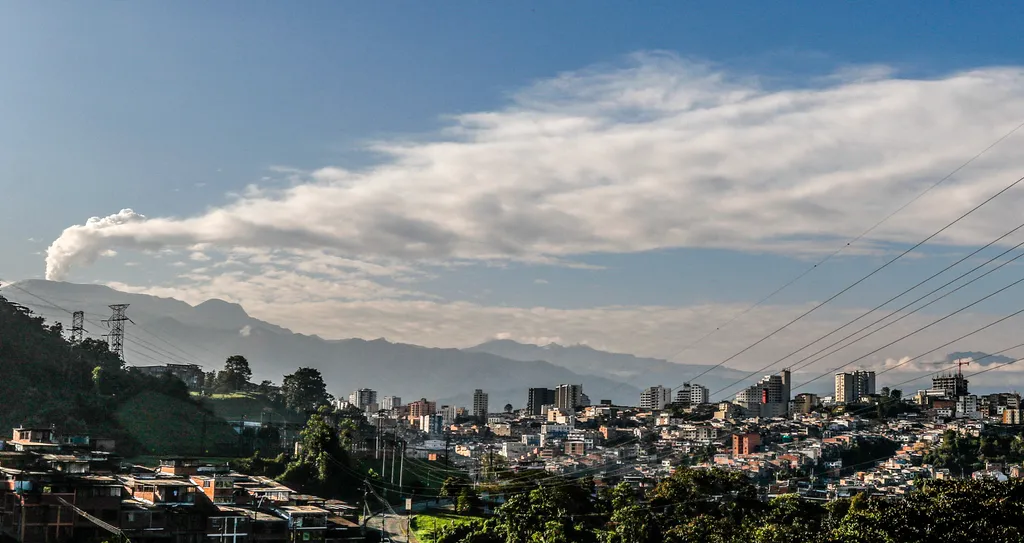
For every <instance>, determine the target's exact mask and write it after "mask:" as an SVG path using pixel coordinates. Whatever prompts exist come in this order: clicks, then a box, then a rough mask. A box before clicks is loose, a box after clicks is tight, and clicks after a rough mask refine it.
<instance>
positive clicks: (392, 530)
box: [366, 514, 419, 543]
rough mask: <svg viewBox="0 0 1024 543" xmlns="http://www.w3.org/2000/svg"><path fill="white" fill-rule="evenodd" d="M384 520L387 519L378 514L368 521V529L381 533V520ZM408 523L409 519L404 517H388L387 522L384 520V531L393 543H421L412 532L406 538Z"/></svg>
mask: <svg viewBox="0 0 1024 543" xmlns="http://www.w3.org/2000/svg"><path fill="white" fill-rule="evenodd" d="M384 519H385V517H383V516H382V515H380V514H377V515H375V516H374V517H373V518H371V519H370V520H368V521H366V527H367V528H369V529H371V530H378V531H379V530H380V528H381V526H380V525H381V520H384ZM408 521H409V517H407V516H404V515H403V516H401V517H396V516H394V515H388V516H387V517H386V520H384V531H385V532H386V533H387V534H388V536H389V537H390V538H391V541H394V542H395V543H419V540H418V539H416V536H415V535H414V534H413V533H412V532H411V531H410V532H409V537H408V538H406V536H405V530H406V528H407V527H408Z"/></svg>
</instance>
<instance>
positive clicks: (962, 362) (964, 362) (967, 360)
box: [956, 358, 971, 377]
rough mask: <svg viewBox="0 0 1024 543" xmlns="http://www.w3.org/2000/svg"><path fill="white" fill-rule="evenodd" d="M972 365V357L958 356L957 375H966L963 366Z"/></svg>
mask: <svg viewBox="0 0 1024 543" xmlns="http://www.w3.org/2000/svg"><path fill="white" fill-rule="evenodd" d="M970 365H971V359H970V358H957V359H956V374H957V376H959V377H963V376H964V370H963V367H964V366H970Z"/></svg>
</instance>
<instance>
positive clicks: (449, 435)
mask: <svg viewBox="0 0 1024 543" xmlns="http://www.w3.org/2000/svg"><path fill="white" fill-rule="evenodd" d="M451 439H452V433H451V432H449V431H448V430H447V429H445V431H444V467H445V469H447V468H448V448H449V447H450V445H449V443H450V442H451Z"/></svg>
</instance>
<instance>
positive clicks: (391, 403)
mask: <svg viewBox="0 0 1024 543" xmlns="http://www.w3.org/2000/svg"><path fill="white" fill-rule="evenodd" d="M401 405H402V398H400V397H398V396H384V399H383V400H381V401H380V408H381V409H383V410H385V411H391V410H392V409H394V408H396V407H399V406H401Z"/></svg>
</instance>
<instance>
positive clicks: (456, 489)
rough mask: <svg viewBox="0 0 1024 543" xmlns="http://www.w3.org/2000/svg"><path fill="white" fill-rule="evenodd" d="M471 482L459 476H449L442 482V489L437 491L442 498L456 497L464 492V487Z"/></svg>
mask: <svg viewBox="0 0 1024 543" xmlns="http://www.w3.org/2000/svg"><path fill="white" fill-rule="evenodd" d="M468 486H469V482H468V481H466V480H465V479H462V478H459V477H448V478H447V479H445V480H444V482H443V483H441V490H439V491H438V492H437V495H438V496H441V497H442V498H455V497H457V496H459V494H461V493H462V489H464V488H467V487H468Z"/></svg>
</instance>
